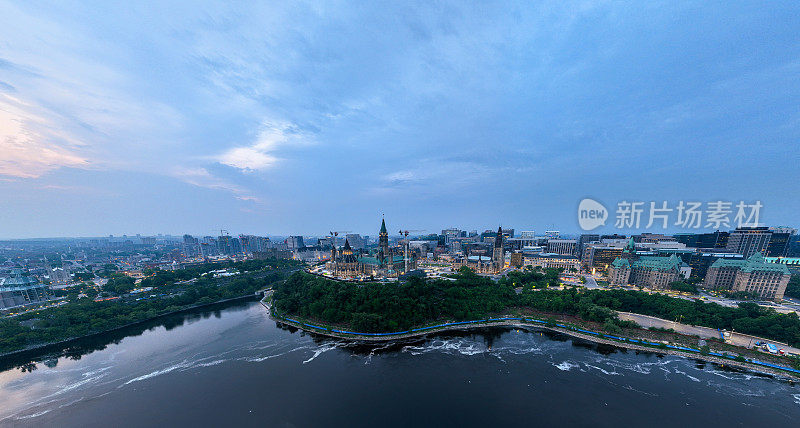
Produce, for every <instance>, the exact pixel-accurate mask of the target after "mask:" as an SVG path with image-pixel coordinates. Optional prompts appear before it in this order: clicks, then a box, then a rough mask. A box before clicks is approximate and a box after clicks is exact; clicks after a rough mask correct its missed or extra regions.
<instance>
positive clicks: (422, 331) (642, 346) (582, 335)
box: [260, 296, 800, 381]
mask: <svg viewBox="0 0 800 428" xmlns="http://www.w3.org/2000/svg"><path fill="white" fill-rule="evenodd" d="M268 299H269V296H265V297H264V298H263V299H262V300H261V302H260V303H261V304H262V305H263V306H264V308H265V309H266V310H267V312H268V314H269V317H270V319H272V320H274V321H276V322H279V323H283V324H286V325H289V326H292V327H295V328H298V329H300V330H303V331H306V332H309V333H314V334H319V335H323V336H328V337H333V338H337V339H342V340H349V341H356V342H367V343H378V342H392V341H403V340H408V339H413V338H421V337H425V336H427V335H430V334H435V333H444V332H448V331H464V330H471V329H478V328H491V327H515V328H526V329H534V330H543V331H550V332H554V333H560V334H564V335H567V336H570V337H573V338H577V339H581V340H585V341H588V342H593V343H598V344H603V345H609V346H614V347H617V348H623V349H630V350H634V351H640V352H650V353H655V354H666V355H675V356H680V357H684V358H690V359H695V360H702V361H707V362H710V363H714V364H719V365H722V366H729V367H736V368H738V369H742V370H747V371H751V372H755V373H760V374H765V375H768V376H774V377H778V378H783V379H787V380H791V381H796V380H800V370H797V369H794V368H791V367H784V366H778V365H775V364H771V363H766V362H763V361H757V360H753V359H745V360H744V361H741V360H735V359H733V358H731V357H730V356H727V355H726V354H719V353H716V352H713V351H712V352H709V353H701V351H700V350H699V349H692V348H688V347H683V346H674V345H667V344H663V343H656V342H649V341H645V340H638V339H631V338H627V337H617V336H612V335H606V334H603V333H598V332H594V331H589V330H584V329H580V328H577V327H574V326H570V325H564V324H559V323H549V322H547V321H543V320H537V319H532V318H520V317H501V318H492V319H488V320H475V321H462V322H454V323H446V324H438V325H434V326H427V327H421V328H417V329H411V330H408V331H404V332H396V333H358V332H351V331H342V330H336V329H331V328H328V327H322V326H317V325H313V324H308V323H304V322H301V321H298V320H295V319H292V318H287V317H282V316H279V315H277V314H275V313H274V311H273V310H272V305H271V304H270V302H269V301H268Z"/></svg>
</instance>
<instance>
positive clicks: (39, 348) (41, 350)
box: [0, 293, 260, 360]
mask: <svg viewBox="0 0 800 428" xmlns="http://www.w3.org/2000/svg"><path fill="white" fill-rule="evenodd" d="M258 296H260V293H256V294H246V295H244V296H238V297H231V298H229V299H223V300H220V301H217V302H212V303H203V304H202V305H192V306H189V307H186V308H183V309H178V310H176V311H171V312H167V313H164V314H161V315H156V316H154V317H152V318H146V319H143V320H139V321H134V322H132V323H128V324H125V325H121V326H119V327H114V328H112V329H108V330H103V331H98V332H94V333H90V334H85V335H83V336H76V337H70V338H67V339H63V340H58V341H55V342H48V343H42V344H38V345H33V346H31V347H28V348H24V349H19V350H16V351H11V352H6V353H4V354H0V360H3V359H5V358H16V357H20V356H23V355H25V354H26V353H31V354H33V355H32V356H31V357H33V356H37V355H44V354H46V351H45V350H46V349H47V348H50V347H54V348H55V347H63V346H66V345H69V344H71V343H74V342H77V341H80V340H84V339H91V338H93V337H97V336H100V335H102V334H108V333H114V332H116V331H119V330H122V329H125V328H129V327H135V326H137V325H141V324H144V323H147V322H150V321H155V320H158V319H160V318H164V317H168V316H170V315H177V314H180V313H182V312H188V311H191V310H194V309H200V308H204V307H208V306H213V305H219V304H224V303H230V302H235V301H239V300H247V299H252V300H256V299H257V298H258Z"/></svg>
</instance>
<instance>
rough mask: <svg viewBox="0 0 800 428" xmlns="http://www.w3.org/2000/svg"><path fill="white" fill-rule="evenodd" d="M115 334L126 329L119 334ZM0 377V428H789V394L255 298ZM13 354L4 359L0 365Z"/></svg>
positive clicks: (697, 370)
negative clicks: (360, 324) (364, 330)
mask: <svg viewBox="0 0 800 428" xmlns="http://www.w3.org/2000/svg"><path fill="white" fill-rule="evenodd" d="M125 335H128V336H127V337H126V336H125ZM84 345H85V346H86V348H75V349H72V350H71V353H70V356H68V357H63V356H62V357H59V358H51V359H45V360H43V361H42V362H30V363H28V364H25V365H24V366H23V369H21V368H6V369H4V371H2V372H0V426H26V425H31V426H41V425H46V426H81V427H87V426H98V427H99V426H102V427H107V426H115V427H118V426H143V425H147V426H152V425H161V426H189V425H195V426H241V425H245V426H298V427H319V426H348V427H351V426H431V425H448V426H451V425H468V426H497V425H502V426H509V425H520V424H524V425H527V426H556V425H559V426H563V425H567V426H593V427H597V426H620V425H623V424H633V426H641V425H648V426H682V425H683V426H702V425H707V426H757V425H759V426H768V425H772V424H776V425H775V426H795V425H796V424H797V421H800V387H796V386H793V385H790V384H788V383H786V382H782V381H778V380H774V379H771V378H767V377H761V376H757V375H754V374H751V373H744V372H738V371H728V370H726V369H724V368H721V367H718V366H715V365H712V364H705V363H702V362H697V361H693V360H688V359H684V358H680V357H674V356H666V357H659V356H657V355H654V354H649V353H641V354H637V353H635V352H632V351H627V352H626V351H621V350H617V349H615V348H610V347H606V346H597V345H594V344H591V343H586V342H581V341H578V340H573V339H571V338H568V337H564V336H559V335H547V334H542V333H539V332H528V331H522V330H515V329H502V328H497V329H489V330H481V331H473V332H469V333H444V334H440V335H437V336H434V337H430V338H427V339H420V340H417V341H414V342H409V343H403V344H393V345H387V344H380V345H374V346H363V345H361V346H358V345H354V344H348V343H344V342H341V341H337V340H332V339H325V338H319V337H312V336H310V335H308V334H305V333H302V332H299V331H296V330H288V329H282V328H280V327H279V326H277V325H276V323H275V322H274V321H271V320H269V319H268V318H267V314H266V312H265V311H264V308H263V307H262V306H261V305H260V304H258V303H254V302H248V303H238V304H233V305H229V306H226V307H224V308H220V309H218V310H215V311H208V310H206V311H197V312H195V313H191V314H183V315H175V316H172V317H169V318H166V319H162V320H160V321H158V322H154V323H152V324H151V325H148V326H147V328H146V329H145V328H141V327H139V328H138V329H131V330H128V331H123V332H120V333H116V334H114V335H108V337H105V338H97V339H94V340H93V341H87V342H86V343H84ZM22 363H25V361H11V360H9V359H5V360H2V359H0V364H5V365H6V367H7V366H8V365H9V364H22Z"/></svg>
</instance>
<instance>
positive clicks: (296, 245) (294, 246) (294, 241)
mask: <svg viewBox="0 0 800 428" xmlns="http://www.w3.org/2000/svg"><path fill="white" fill-rule="evenodd" d="M286 245H287V246H288V247H289V249H290V250H299V249H300V248H303V247H305V246H306V244H305V243H304V242H303V237H302V236H290V237H288V238H287V239H286Z"/></svg>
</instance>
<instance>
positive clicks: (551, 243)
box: [547, 239, 578, 255]
mask: <svg viewBox="0 0 800 428" xmlns="http://www.w3.org/2000/svg"><path fill="white" fill-rule="evenodd" d="M577 247H578V241H577V240H575V239H550V240H548V241H547V252H548V253H553V254H562V255H575V250H576V248H577Z"/></svg>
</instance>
